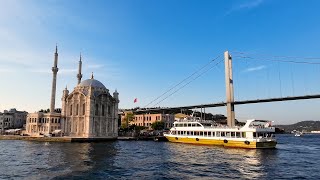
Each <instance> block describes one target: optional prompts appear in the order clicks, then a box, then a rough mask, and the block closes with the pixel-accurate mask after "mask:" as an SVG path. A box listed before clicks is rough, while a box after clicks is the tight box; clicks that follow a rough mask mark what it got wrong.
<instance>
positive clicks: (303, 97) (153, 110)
mask: <svg viewBox="0 0 320 180" xmlns="http://www.w3.org/2000/svg"><path fill="white" fill-rule="evenodd" d="M318 98H320V94H315V95H306V96H288V97H280V98H268V99H255V100H245V101H235V102H234V104H235V105H240V104H254V103H266V102H278V101H293V100H303V99H318ZM226 105H227V103H226V102H218V103H212V104H200V105H192V106H180V107H168V108H152V109H143V110H139V109H138V110H136V111H135V112H141V113H143V112H162V111H165V110H180V109H195V108H208V107H221V106H226Z"/></svg>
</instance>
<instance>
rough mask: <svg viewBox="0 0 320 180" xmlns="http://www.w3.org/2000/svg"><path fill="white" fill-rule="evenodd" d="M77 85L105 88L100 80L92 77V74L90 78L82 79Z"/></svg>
mask: <svg viewBox="0 0 320 180" xmlns="http://www.w3.org/2000/svg"><path fill="white" fill-rule="evenodd" d="M78 86H80V87H94V88H103V89H107V88H106V87H105V86H104V85H103V84H102V83H101V82H100V81H98V80H95V79H93V75H92V76H91V79H87V80H84V81H82V82H81V83H80V84H79V85H78Z"/></svg>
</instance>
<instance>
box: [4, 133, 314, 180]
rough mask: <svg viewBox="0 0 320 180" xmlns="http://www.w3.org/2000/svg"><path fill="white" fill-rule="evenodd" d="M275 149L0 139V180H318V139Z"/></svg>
mask: <svg viewBox="0 0 320 180" xmlns="http://www.w3.org/2000/svg"><path fill="white" fill-rule="evenodd" d="M277 138H278V145H277V148H276V149H269V150H267V149H265V150H247V149H234V148H223V147H214V146H199V145H187V144H178V143H170V142H153V141H115V142H107V143H47V142H31V141H0V179H320V172H319V170H320V165H319V164H320V135H304V136H302V137H294V136H293V135H278V136H277Z"/></svg>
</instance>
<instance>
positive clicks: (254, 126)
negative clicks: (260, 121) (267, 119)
mask: <svg viewBox="0 0 320 180" xmlns="http://www.w3.org/2000/svg"><path fill="white" fill-rule="evenodd" d="M249 128H252V129H275V127H270V126H269V127H266V126H263V125H250V126H249Z"/></svg>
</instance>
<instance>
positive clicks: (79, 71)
mask: <svg viewBox="0 0 320 180" xmlns="http://www.w3.org/2000/svg"><path fill="white" fill-rule="evenodd" d="M81 70H82V60H81V53H80V60H79V69H78V74H77V78H78V84H80V83H81V78H82V74H81Z"/></svg>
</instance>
